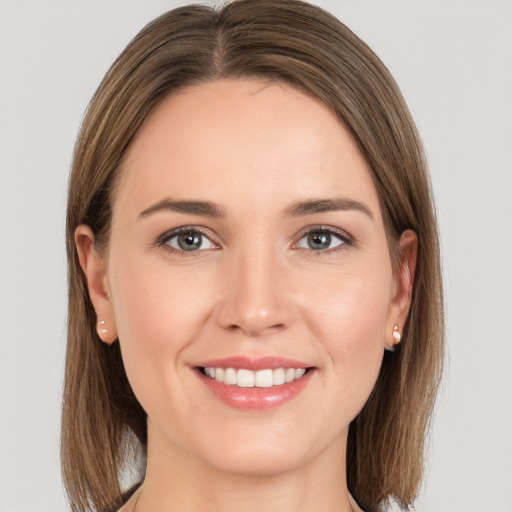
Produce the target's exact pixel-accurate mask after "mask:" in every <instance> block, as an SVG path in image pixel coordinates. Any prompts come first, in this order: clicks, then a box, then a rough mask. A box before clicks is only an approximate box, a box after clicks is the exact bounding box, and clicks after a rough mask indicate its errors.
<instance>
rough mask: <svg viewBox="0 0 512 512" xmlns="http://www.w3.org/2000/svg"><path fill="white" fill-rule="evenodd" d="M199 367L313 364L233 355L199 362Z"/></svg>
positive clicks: (262, 366) (295, 365) (267, 367)
mask: <svg viewBox="0 0 512 512" xmlns="http://www.w3.org/2000/svg"><path fill="white" fill-rule="evenodd" d="M197 366H199V367H203V368H204V367H214V368H244V369H247V370H253V371H258V370H267V369H268V370H276V369H277V368H311V367H312V365H311V364H308V363H305V362H304V361H298V360H296V359H289V358H287V357H276V356H266V357H260V358H257V359H254V358H251V357H247V356H232V357H225V358H222V359H211V360H209V361H203V362H201V363H199V364H197Z"/></svg>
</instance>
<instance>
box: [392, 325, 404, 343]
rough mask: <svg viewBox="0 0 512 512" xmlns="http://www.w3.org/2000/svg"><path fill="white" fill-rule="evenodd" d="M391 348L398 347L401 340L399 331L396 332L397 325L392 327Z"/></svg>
mask: <svg viewBox="0 0 512 512" xmlns="http://www.w3.org/2000/svg"><path fill="white" fill-rule="evenodd" d="M392 336H393V346H394V345H398V344H399V343H400V341H401V339H402V335H401V334H400V331H399V330H398V325H394V326H393V334H392Z"/></svg>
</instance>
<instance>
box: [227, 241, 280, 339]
mask: <svg viewBox="0 0 512 512" xmlns="http://www.w3.org/2000/svg"><path fill="white" fill-rule="evenodd" d="M266 242H267V243H261V241H260V242H257V243H254V241H253V243H252V244H248V245H245V246H244V248H243V249H241V250H240V251H236V252H235V253H234V254H233V255H232V258H231V261H230V262H229V270H228V272H227V279H228V282H227V283H226V287H225V290H226V291H225V294H224V296H223V297H222V301H221V304H220V311H219V321H220V323H221V325H222V326H223V327H225V328H228V329H231V330H241V331H243V332H244V333H245V334H247V335H250V336H257V335H260V334H264V333H266V332H269V331H271V330H275V329H277V328H282V327H284V326H286V325H287V324H288V322H289V319H290V317H289V306H290V305H289V304H287V298H286V291H285V290H284V288H283V286H282V284H283V273H282V272H283V268H282V265H281V262H280V261H279V258H278V254H277V251H276V250H275V247H274V246H273V244H272V243H268V240H267V241H266Z"/></svg>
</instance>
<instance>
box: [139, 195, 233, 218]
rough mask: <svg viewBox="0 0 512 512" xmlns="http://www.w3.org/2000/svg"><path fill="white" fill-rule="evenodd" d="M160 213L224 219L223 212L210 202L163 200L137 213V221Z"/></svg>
mask: <svg viewBox="0 0 512 512" xmlns="http://www.w3.org/2000/svg"><path fill="white" fill-rule="evenodd" d="M161 211H172V212H177V213H188V214H191V215H202V216H204V217H214V218H219V217H225V213H224V210H223V209H222V208H221V207H220V206H219V205H217V204H215V203H211V202H210V201H185V200H183V201H177V200H172V199H164V200H162V201H159V202H158V203H155V204H153V205H151V206H150V207H149V208H146V209H145V210H143V211H141V212H140V213H139V219H140V218H143V217H147V216H148V215H151V214H152V213H156V212H161Z"/></svg>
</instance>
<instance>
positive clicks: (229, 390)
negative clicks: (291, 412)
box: [197, 369, 314, 410]
mask: <svg viewBox="0 0 512 512" xmlns="http://www.w3.org/2000/svg"><path fill="white" fill-rule="evenodd" d="M197 373H198V374H199V377H200V378H201V380H202V381H203V382H204V383H205V385H206V387H207V388H208V389H209V390H210V391H211V392H212V393H213V394H214V395H215V396H216V397H217V398H219V399H220V400H221V401H222V402H224V403H225V404H226V405H229V406H230V407H234V408H236V409H246V410H264V409H271V408H273V407H278V406H280V405H282V404H284V403H285V402H288V401H289V400H291V399H292V398H295V397H296V396H297V395H298V394H299V393H300V392H301V391H302V390H303V389H304V388H305V387H306V386H307V385H308V384H309V381H310V380H311V375H312V374H313V373H314V370H313V369H310V370H308V371H307V372H306V374H305V375H303V376H302V377H301V378H300V379H297V380H293V381H292V382H287V383H285V384H281V385H279V386H271V387H269V388H256V387H254V388H240V387H238V386H231V385H229V384H224V383H223V382H218V381H216V380H215V379H212V378H211V377H207V376H206V375H205V374H204V373H203V372H202V371H201V370H199V369H197Z"/></svg>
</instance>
